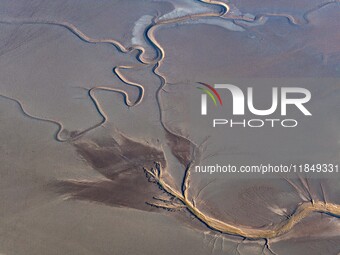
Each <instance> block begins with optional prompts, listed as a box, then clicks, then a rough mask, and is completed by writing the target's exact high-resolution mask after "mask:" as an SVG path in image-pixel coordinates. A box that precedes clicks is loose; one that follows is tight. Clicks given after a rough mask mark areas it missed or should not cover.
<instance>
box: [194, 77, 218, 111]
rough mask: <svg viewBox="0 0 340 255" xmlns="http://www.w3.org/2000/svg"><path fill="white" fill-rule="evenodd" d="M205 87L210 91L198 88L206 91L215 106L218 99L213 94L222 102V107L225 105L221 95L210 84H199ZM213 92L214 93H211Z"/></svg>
mask: <svg viewBox="0 0 340 255" xmlns="http://www.w3.org/2000/svg"><path fill="white" fill-rule="evenodd" d="M197 83H199V84H201V85H203V86H205V87H207V88H208V89H209V90H208V89H204V88H200V87H197V88H198V89H199V90H202V91H204V92H205V93H206V94H207V95H208V96H209V97H210V98H211V99H212V100H213V102H214V104H215V105H217V102H216V98H215V97H214V95H213V93H214V94H215V96H216V97H217V99H218V101H219V102H220V105H223V102H222V99H221V96H220V94H219V93H218V92H217V91H216V89H215V88H214V87H213V86H211V85H209V84H206V83H203V82H197ZM211 92H213V93H211Z"/></svg>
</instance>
